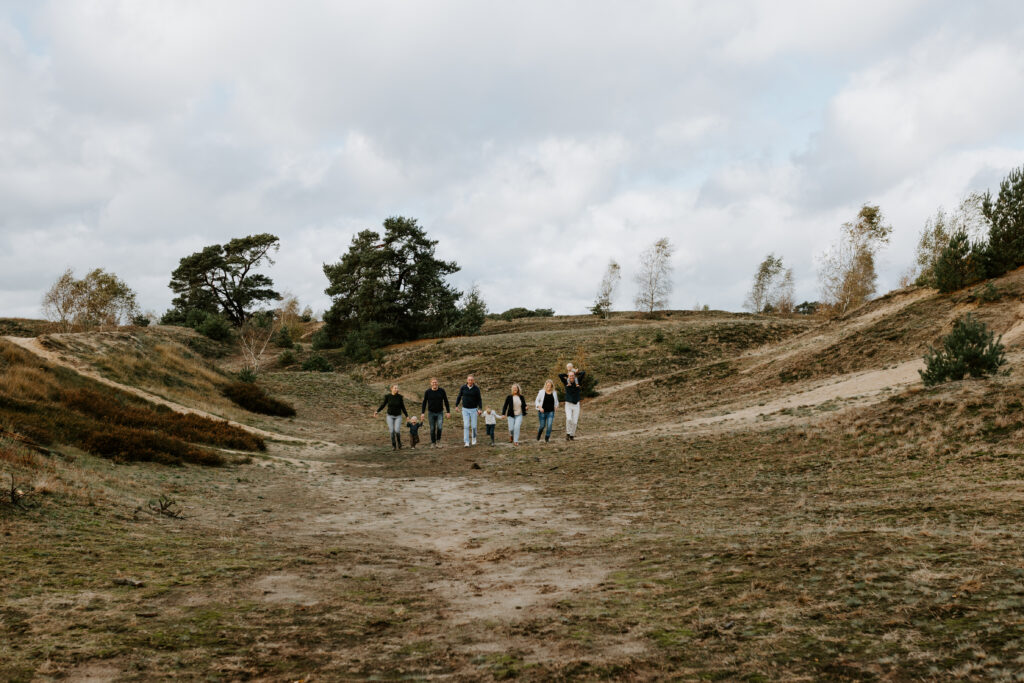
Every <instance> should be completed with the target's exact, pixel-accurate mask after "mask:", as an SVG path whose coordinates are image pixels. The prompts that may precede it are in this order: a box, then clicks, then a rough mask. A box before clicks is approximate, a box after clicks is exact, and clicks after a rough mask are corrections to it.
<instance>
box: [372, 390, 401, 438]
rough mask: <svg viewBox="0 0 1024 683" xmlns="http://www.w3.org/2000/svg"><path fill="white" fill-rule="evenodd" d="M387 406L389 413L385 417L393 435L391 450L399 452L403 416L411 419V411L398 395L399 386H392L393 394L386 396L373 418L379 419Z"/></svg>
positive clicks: (389, 430)
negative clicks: (378, 416) (379, 415)
mask: <svg viewBox="0 0 1024 683" xmlns="http://www.w3.org/2000/svg"><path fill="white" fill-rule="evenodd" d="M385 406H387V409H388V412H387V414H386V415H385V417H386V418H387V421H388V432H390V433H391V450H393V451H397V450H401V448H402V416H403V415H405V416H406V417H409V411H408V410H406V409H405V399H404V398H402V395H401V394H400V393H398V385H397V384H392V385H391V393H390V394H384V400H383V401H381V404H380V407H379V408H377V410H376V411H374V413H373V416H374V417H377V414H378V413H380V411H382V410H384V407H385Z"/></svg>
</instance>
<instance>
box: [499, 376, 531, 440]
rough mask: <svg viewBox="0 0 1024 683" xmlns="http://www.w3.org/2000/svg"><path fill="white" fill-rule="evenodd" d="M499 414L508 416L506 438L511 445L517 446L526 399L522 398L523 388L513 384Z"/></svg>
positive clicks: (524, 413)
mask: <svg viewBox="0 0 1024 683" xmlns="http://www.w3.org/2000/svg"><path fill="white" fill-rule="evenodd" d="M501 414H502V415H504V416H505V417H506V418H508V440H509V441H511V442H512V445H513V446H518V445H519V430H520V429H522V427H523V418H524V417H526V399H525V398H523V390H522V389H520V388H519V385H518V384H513V385H512V388H511V389H510V390H509V395H508V396H506V397H505V405H504V406H502V408H501Z"/></svg>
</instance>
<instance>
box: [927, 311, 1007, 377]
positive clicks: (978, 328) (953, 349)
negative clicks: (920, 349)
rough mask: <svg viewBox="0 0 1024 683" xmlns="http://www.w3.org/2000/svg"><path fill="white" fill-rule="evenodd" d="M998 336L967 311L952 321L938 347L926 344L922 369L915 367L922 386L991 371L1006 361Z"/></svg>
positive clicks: (981, 374)
mask: <svg viewBox="0 0 1024 683" xmlns="http://www.w3.org/2000/svg"><path fill="white" fill-rule="evenodd" d="M1001 339H1002V337H1000V338H999V339H994V335H993V334H992V332H991V331H990V330H989V329H988V327H986V326H985V323H983V322H981V321H979V320H976V319H975V318H974V316H972V315H970V314H968V315H967V316H966V317H965V318H962V319H961V320H958V321H956V323H955V324H954V325H953V331H952V332H950V333H949V334H948V335H946V336H945V337H943V339H942V348H941V349H939V350H935V348H933V347H928V352H927V353H926V354H925V356H924V362H925V369H924V370H919V371H918V372H919V373H920V374H921V379H922V380H923V381H924V383H925V386H933V385H935V384H941V383H942V382H949V381H955V380H961V379H963V378H964V377H967V376H968V375H970V376H971V377H985V376H987V375H993V374H995V373H996V372H997V371H998V370H999V368H1000V367H1002V366H1003V365H1005V364H1006V350H1005V348H1004V347H1003V345H1002V344H1001V343H1000V341H1001Z"/></svg>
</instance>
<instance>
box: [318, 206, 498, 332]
mask: <svg viewBox="0 0 1024 683" xmlns="http://www.w3.org/2000/svg"><path fill="white" fill-rule="evenodd" d="M436 246H437V240H431V239H429V238H428V237H427V234H426V232H425V231H424V230H423V229H422V228H421V227H420V226H419V225H418V224H417V222H416V219H414V218H405V217H402V216H394V217H391V218H388V219H387V220H385V221H384V234H383V235H381V234H380V233H377V232H374V231H373V230H363V231H362V232H360V233H359V234H357V235H356V236H355V237H353V238H352V244H351V246H350V247H349V249H348V251H347V252H346V253H345V254H344V255H343V256H342V257H341V260H340V261H339V262H337V263H333V264H324V274H325V275H326V276H327V280H328V281H329V283H330V284H329V286H328V287H327V289H326V290H325V291H326V293H327V294H329V295H330V296H331V297H332V299H333V303H332V305H331V308H330V309H329V310H328V311H327V313H326V314H325V315H324V323H325V325H324V328H323V331H322V333H321V335H320V337H319V339H318V344H319V345H320V346H325V347H338V346H342V345H346V346H348V345H354V341H353V340H356V339H358V346H359V347H360V348H365V347H366V346H370V347H377V346H383V345H385V344H393V343H397V342H403V341H409V340H411V339H421V338H423V337H431V336H438V335H441V334H445V333H447V332H450V331H452V330H454V329H455V328H456V326H457V325H458V323H459V322H460V318H461V311H460V310H459V307H458V301H459V297H460V296H461V295H462V293H461V292H459V291H458V290H456V289H454V288H453V287H450V286H449V285H448V284H447V283H446V282H445V278H446V277H447V276H448V275H451V274H453V273H456V272H458V271H459V267H458V265H456V264H455V263H454V262H453V261H443V260H441V259H438V258H437V257H436V256H434V248H435V247H436ZM476 329H479V326H477V327H476ZM476 329H473V330H467V332H475V331H476Z"/></svg>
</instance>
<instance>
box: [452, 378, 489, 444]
mask: <svg viewBox="0 0 1024 683" xmlns="http://www.w3.org/2000/svg"><path fill="white" fill-rule="evenodd" d="M460 403H461V404H462V441H463V443H464V444H465V447H466V448H469V445H470V442H471V441H472V444H473V445H474V446H475V445H476V423H477V418H478V417H480V413H482V412H483V407H484V397H483V395H481V393H480V387H478V386H477V385H476V378H474V377H473V375H470V376H469V377H467V378H466V383H465V384H463V385H462V388H461V389H459V395H458V396H456V397H455V407H456V408H458V407H459V404H460Z"/></svg>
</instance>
